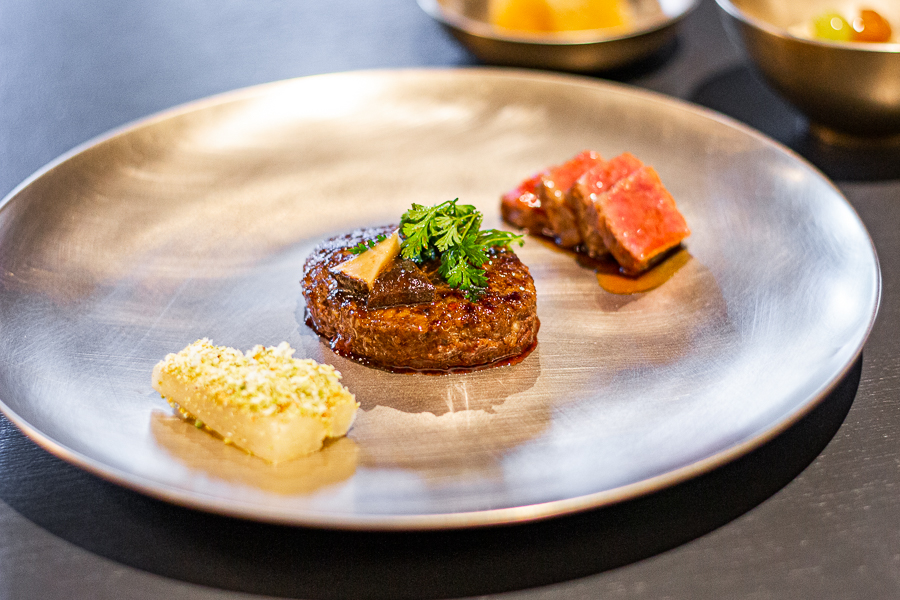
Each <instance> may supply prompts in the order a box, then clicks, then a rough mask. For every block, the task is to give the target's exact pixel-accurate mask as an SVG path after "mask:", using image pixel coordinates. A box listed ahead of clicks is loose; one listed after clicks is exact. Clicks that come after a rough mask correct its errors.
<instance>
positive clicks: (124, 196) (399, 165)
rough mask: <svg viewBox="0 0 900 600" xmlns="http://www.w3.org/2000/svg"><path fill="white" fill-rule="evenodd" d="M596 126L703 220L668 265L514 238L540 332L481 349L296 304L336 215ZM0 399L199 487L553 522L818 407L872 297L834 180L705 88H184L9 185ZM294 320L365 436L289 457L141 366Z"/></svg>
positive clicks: (298, 506) (475, 83) (492, 171)
mask: <svg viewBox="0 0 900 600" xmlns="http://www.w3.org/2000/svg"><path fill="white" fill-rule="evenodd" d="M586 148H591V149H595V150H598V151H600V152H601V153H603V154H604V155H608V156H610V157H611V156H613V155H615V154H617V153H620V152H623V151H629V152H632V153H633V154H635V155H637V156H638V157H640V158H641V159H643V160H644V161H645V162H646V163H648V164H651V165H654V166H655V167H656V169H657V170H658V171H659V173H660V175H661V177H662V179H663V181H664V182H665V183H666V185H667V186H668V188H669V189H670V191H671V192H672V193H673V195H674V196H675V197H676V198H677V199H678V202H679V205H680V207H681V208H682V210H683V212H684V214H685V216H686V218H687V220H688V223H689V224H690V226H691V228H692V230H693V235H692V236H691V237H690V238H689V240H688V242H687V248H688V251H689V252H690V254H691V256H692V259H691V260H690V261H689V262H688V263H687V264H686V265H685V266H684V267H682V268H681V269H680V270H679V271H678V272H677V273H676V274H675V275H674V276H673V277H672V278H671V279H670V280H669V281H668V282H666V283H665V284H664V285H663V286H662V287H660V288H657V289H656V290H653V291H650V292H647V293H643V294H635V295H633V296H615V295H612V294H609V293H607V292H604V291H603V290H602V289H601V288H600V287H599V286H598V285H597V282H596V279H595V277H594V275H593V273H592V272H591V271H589V270H587V269H585V268H582V267H580V266H579V265H578V264H577V263H576V261H575V260H573V259H572V258H571V257H570V256H569V255H567V254H565V253H562V252H559V251H557V250H554V249H553V248H552V247H550V246H548V245H546V244H544V243H542V242H540V241H538V240H536V239H529V240H528V242H527V243H526V244H525V246H524V247H523V248H521V249H519V253H520V256H521V257H522V259H523V260H524V262H525V263H526V264H527V265H529V266H530V268H531V270H532V273H533V275H534V278H535V281H536V285H537V289H538V313H539V316H540V319H541V322H542V328H541V331H540V335H539V344H538V347H537V349H536V350H535V351H534V352H533V353H532V354H531V355H530V356H528V358H527V359H525V360H524V361H523V362H521V363H519V364H517V365H514V366H511V367H505V368H498V369H491V370H486V371H481V372H476V373H471V374H465V375H449V376H426V375H400V374H391V373H386V372H382V371H376V370H372V369H368V368H366V367H364V366H361V365H358V364H356V363H353V362H350V361H347V360H345V359H343V358H341V357H339V356H336V355H334V354H333V353H332V352H331V351H330V350H329V349H328V346H327V345H326V344H324V343H322V341H321V340H320V339H319V338H318V337H317V336H316V335H315V334H314V333H313V332H312V331H311V330H310V329H309V328H308V327H306V325H305V324H304V323H303V310H304V304H303V300H302V296H301V294H300V288H299V283H298V280H299V277H300V271H301V267H302V263H303V261H304V258H305V257H306V255H307V254H308V253H309V251H310V250H311V248H312V247H313V245H314V244H316V243H317V242H318V241H319V240H320V239H322V238H324V237H326V236H330V235H333V234H337V233H339V232H343V231H346V230H348V229H352V228H355V227H358V226H364V225H374V224H382V223H388V222H392V221H395V220H396V219H397V218H398V216H399V214H400V213H401V212H402V211H403V210H405V208H407V207H408V206H409V205H410V203H411V202H418V203H425V204H431V203H436V202H440V201H442V200H446V199H449V198H455V197H459V198H460V199H461V200H462V201H464V202H467V203H473V204H476V205H477V206H478V207H479V208H480V209H481V210H482V211H483V212H484V213H485V215H486V225H487V226H501V223H500V220H499V211H498V198H499V195H500V194H501V193H502V192H504V191H505V190H507V189H508V188H510V187H512V186H513V185H514V184H516V183H517V182H518V181H519V180H520V179H522V178H523V177H524V176H526V175H528V174H530V173H531V172H533V171H535V170H537V169H539V168H542V167H544V166H546V165H550V164H553V163H556V162H559V161H561V160H563V159H565V158H567V157H569V156H571V155H573V154H575V153H576V152H578V151H580V150H582V149H586ZM0 207H2V208H0V399H2V409H3V411H4V412H5V413H6V415H7V416H8V417H9V418H10V419H11V420H12V421H13V422H14V423H16V424H17V425H18V426H19V427H20V428H21V429H22V430H23V431H24V432H25V433H26V434H27V435H29V436H30V437H31V438H32V439H34V440H35V441H36V442H37V443H38V444H40V445H42V446H43V447H45V448H47V449H48V450H49V451H51V452H53V453H55V454H57V455H59V456H61V457H62V458H64V459H66V460H68V461H71V462H72V463H74V464H76V465H79V466H81V467H84V468H86V469H88V470H90V471H92V472H94V473H96V474H98V475H100V476H103V477H105V478H108V479H110V480H112V481H115V482H117V483H119V484H122V485H124V486H127V487H129V488H133V489H136V490H139V491H142V492H145V493H147V494H150V495H153V496H156V497H159V498H163V499H166V500H169V501H172V502H176V503H179V504H183V505H187V506H190V507H194V508H198V509H204V510H209V511H214V512H219V513H224V514H228V515H235V516H241V517H247V518H251V519H258V520H263V521H273V522H280V523H289V524H304V525H315V526H323V527H336V528H357V529H417V528H421V529H429V528H453V527H468V526H477V525H488V524H495V523H508V522H515V521H522V520H529V519H538V518H544V517H549V516H553V515H558V514H563V513H568V512H572V511H578V510H583V509H587V508H591V507H595V506H600V505H605V504H609V503H613V502H618V501H621V500H624V499H628V498H633V497H637V496H639V495H641V494H645V493H647V492H650V491H653V490H658V489H661V488H663V487H665V486H669V485H672V484H674V483H676V482H678V481H682V480H684V479H686V478H689V477H692V476H694V475H696V474H699V473H701V472H704V471H707V470H709V469H712V468H714V467H716V466H717V465H720V464H723V463H725V462H726V461H728V460H731V459H733V458H734V457H736V456H739V455H741V454H743V453H745V452H747V451H749V450H750V449H752V448H754V447H756V446H758V445H759V444H761V443H762V442H764V441H765V440H767V439H770V438H771V437H772V436H774V435H776V434H777V433H778V432H780V431H782V430H783V429H784V428H785V427H787V426H788V425H789V424H790V423H792V422H793V421H795V420H796V419H798V418H799V417H800V416H801V415H802V414H804V413H806V412H807V411H808V410H810V408H811V407H812V406H813V405H815V404H816V402H818V401H819V400H820V399H821V398H822V397H823V396H824V395H825V394H826V393H827V391H828V390H829V389H830V388H831V387H832V386H833V385H834V384H835V382H836V381H837V380H838V379H839V378H840V377H841V376H842V374H844V373H845V371H846V370H847V369H848V368H849V365H851V363H852V362H853V361H854V360H855V358H856V357H857V356H858V355H859V353H860V351H861V349H862V346H863V343H864V342H865V339H866V337H867V335H868V333H869V331H870V329H871V326H872V323H873V320H874V318H875V314H876V312H877V308H878V302H879V297H880V272H879V268H878V261H877V257H876V255H875V251H874V248H873V245H872V242H871V240H870V239H869V236H868V234H867V232H866V230H865V228H864V226H863V224H862V223H861V221H860V219H859V218H858V217H857V215H856V213H855V212H854V211H853V209H852V208H851V207H850V205H849V204H848V203H847V201H846V200H845V199H844V198H843V196H842V195H841V193H840V192H839V191H838V190H837V189H836V188H835V187H834V186H833V185H832V184H831V183H830V182H829V181H827V180H826V179H825V178H824V177H823V176H822V175H821V174H820V173H819V172H817V171H816V170H815V169H813V168H812V167H811V166H810V165H808V164H807V163H806V162H804V161H803V160H802V159H800V158H798V157H797V156H796V155H794V154H792V153H791V152H789V151H788V150H785V149H784V148H783V147H781V146H779V145H777V144H775V143H774V142H772V141H770V140H768V139H767V138H765V137H763V136H761V135H759V134H757V133H755V132H753V131H752V130H749V129H747V128H745V127H743V126H740V125H738V124H736V123H734V122H732V121H730V120H728V119H726V118H723V117H721V116H718V115H716V114H714V113H712V112H709V111H705V110H703V109H700V108H697V107H693V106H690V105H687V104H685V103H682V102H680V101H677V100H672V99H669V98H665V97H662V96H659V95H655V94H651V93H648V92H642V91H638V90H635V89H632V88H629V87H625V86H620V85H615V84H609V83H602V82H598V81H594V80H588V79H582V78H578V77H574V76H564V75H551V74H537V73H530V72H521V71H505V70H493V69H469V70H410V71H375V72H357V73H345V74H334V75H323V76H315V77H308V78H301V79H297V80H291V81H284V82H278V83H275V84H269V85H265V86H260V87H255V88H250V89H246V90H240V91H237V92H232V93H229V94H225V95H223V96H218V97H215V98H212V99H208V100H204V101H200V102H197V103H192V104H190V105H187V106H184V107H180V108H176V109H174V110H171V111H168V112H166V113H164V114H161V115H158V116H155V117H151V118H149V119H147V120H144V121H141V122H139V123H136V124H133V125H130V126H128V127H125V128H123V129H121V130H119V131H116V132H113V133H111V134H109V135H107V136H104V137H102V138H100V139H98V140H94V141H92V142H89V143H87V144H85V145H84V146H82V147H80V148H77V149H75V150H74V151H72V152H70V153H69V154H67V155H66V156H64V157H62V158H61V159H59V160H57V161H56V162H54V163H53V164H51V165H49V166H48V167H46V168H44V169H43V170H41V171H40V172H39V173H37V174H36V175H34V176H33V177H31V178H30V179H29V180H28V181H26V182H24V183H23V184H22V185H21V186H19V187H18V188H17V189H16V190H14V191H13V192H12V193H11V194H10V195H9V196H8V197H7V198H6V199H5V200H4V201H3V204H2V205H0ZM204 336H206V337H210V338H212V339H213V340H214V341H215V342H216V343H219V344H226V345H229V346H234V347H238V348H241V349H246V348H249V347H250V346H252V345H254V344H257V343H263V344H276V343H278V342H281V341H282V340H287V341H288V342H290V343H291V344H292V345H293V346H294V347H295V348H298V355H301V356H308V357H311V358H314V359H316V360H319V361H321V362H327V363H331V364H334V365H335V366H337V367H338V369H339V370H340V371H342V372H343V374H344V382H345V383H346V385H348V386H349V387H350V388H351V389H352V390H353V391H354V392H355V393H356V395H357V397H358V399H359V401H360V402H361V404H362V408H361V411H360V413H359V415H358V418H357V421H356V425H355V427H354V428H353V430H352V431H351V434H350V436H349V437H348V438H346V439H343V440H341V441H339V442H338V443H335V444H332V445H331V446H329V447H327V448H326V449H325V450H324V451H322V452H320V453H318V454H316V455H313V456H311V457H308V458H305V459H300V460H297V461H293V462H291V463H287V464H285V465H282V466H279V467H270V466H268V465H266V464H265V463H263V462H261V461H259V460H258V459H255V458H252V457H250V456H247V455H245V454H243V453H241V452H240V451H238V450H236V449H234V448H232V447H228V446H225V445H223V444H221V443H220V442H219V441H217V440H215V439H213V438H212V437H211V436H208V435H206V434H204V433H203V432H201V431H198V430H196V429H193V428H191V427H190V426H188V425H186V424H185V423H183V422H181V421H179V420H177V419H176V418H175V417H173V415H172V411H171V409H170V408H169V407H168V405H167V404H166V403H165V402H164V401H163V400H162V399H161V398H160V397H159V396H158V395H157V394H156V393H155V392H154V391H153V390H152V389H151V386H150V372H151V369H152V367H153V365H154V364H155V363H156V361H158V360H159V359H160V358H162V357H163V356H164V355H165V354H166V353H167V352H171V351H176V350H178V349H180V348H182V347H183V346H185V345H186V344H188V343H189V342H192V341H193V340H195V339H197V338H199V337H204Z"/></svg>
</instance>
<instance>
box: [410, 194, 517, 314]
mask: <svg viewBox="0 0 900 600" xmlns="http://www.w3.org/2000/svg"><path fill="white" fill-rule="evenodd" d="M458 200H459V198H456V199H455V200H447V201H446V202H442V203H441V204H438V205H436V206H431V207H426V206H422V205H420V204H413V205H412V208H410V209H409V210H408V211H406V212H405V213H403V216H402V217H401V219H400V234H401V238H402V242H401V243H400V253H401V254H402V256H403V258H406V259H409V260H412V261H414V262H416V263H419V264H421V263H424V262H427V261H429V260H434V259H436V258H438V257H440V260H441V265H440V267H439V268H438V273H440V275H441V277H443V278H444V280H445V281H446V282H447V283H448V284H450V286H451V287H455V288H458V289H460V290H462V291H463V292H465V295H466V298H468V299H469V300H476V299H477V298H478V296H480V295H481V293H482V292H484V289H485V287H486V286H487V278H486V277H485V274H484V270H483V269H482V268H481V266H482V265H483V264H484V263H485V262H487V260H488V255H487V249H488V248H490V247H500V248H503V247H509V245H510V244H511V243H512V242H519V245H520V246H521V245H522V244H523V238H524V236H523V235H517V234H515V233H510V232H508V231H500V230H498V229H485V230H481V220H482V216H481V213H480V212H478V211H477V210H475V207H474V206H472V205H471V204H457V201H458Z"/></svg>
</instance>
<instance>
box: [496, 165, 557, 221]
mask: <svg viewBox="0 0 900 600" xmlns="http://www.w3.org/2000/svg"><path fill="white" fill-rule="evenodd" d="M543 175H544V172H543V171H542V172H540V173H537V174H535V175H532V176H531V177H529V178H528V179H526V180H525V181H523V182H522V183H521V184H519V185H518V187H516V188H515V189H513V190H510V191H508V192H507V193H505V194H503V196H502V197H501V199H500V215H501V216H502V217H503V220H504V221H506V222H507V223H509V224H510V225H515V226H516V227H521V228H522V229H524V230H526V231H527V232H528V233H533V234H535V235H546V236H551V235H552V234H553V231H552V229H551V228H550V220H549V219H548V218H547V211H546V210H544V207H543V206H541V199H540V198H539V197H538V186H539V185H540V183H541V177H543Z"/></svg>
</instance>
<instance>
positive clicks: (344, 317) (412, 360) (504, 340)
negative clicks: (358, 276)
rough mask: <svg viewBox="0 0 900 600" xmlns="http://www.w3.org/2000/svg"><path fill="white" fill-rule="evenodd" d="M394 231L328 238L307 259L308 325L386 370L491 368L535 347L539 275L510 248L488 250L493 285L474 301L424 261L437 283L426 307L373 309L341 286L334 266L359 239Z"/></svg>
mask: <svg viewBox="0 0 900 600" xmlns="http://www.w3.org/2000/svg"><path fill="white" fill-rule="evenodd" d="M395 229H396V226H387V227H378V228H368V229H358V230H356V231H353V232H352V233H349V234H345V235H341V236H338V237H334V238H331V239H328V240H325V241H324V242H322V243H321V244H319V245H318V246H317V247H316V249H315V250H313V252H312V254H310V256H309V257H308V258H307V259H306V264H305V265H304V267H303V280H302V281H301V285H302V288H303V297H304V298H305V299H306V322H307V324H308V325H309V326H310V327H312V328H313V329H314V330H315V331H316V332H317V333H318V334H319V335H321V336H323V337H325V338H327V339H329V340H330V341H331V347H332V349H333V350H335V351H336V352H338V353H339V354H342V355H345V356H349V357H351V358H356V359H358V360H360V361H361V362H364V363H366V364H369V365H372V366H376V367H381V368H386V369H401V370H402V369H416V370H424V371H432V370H440V371H446V370H452V369H456V368H474V367H480V366H487V365H490V364H492V363H496V362H500V361H503V360H504V359H509V358H513V357H516V356H519V355H520V354H523V353H525V352H527V351H529V350H530V349H531V348H532V347H533V346H534V344H535V342H536V339H537V332H538V328H539V327H540V322H539V321H538V318H537V310H536V309H537V305H536V294H535V290H534V280H532V278H531V274H530V273H529V272H528V267H526V266H525V265H523V264H522V263H521V261H519V258H518V257H517V256H516V255H515V253H513V252H512V251H510V250H501V249H496V248H494V249H491V250H490V252H489V256H490V260H489V261H488V262H487V263H485V265H484V269H485V272H486V274H487V281H488V284H487V290H486V291H485V293H484V294H482V295H481V296H480V298H479V299H478V300H477V301H475V302H473V301H470V300H467V299H466V297H465V295H464V294H463V293H462V292H461V291H459V290H457V289H454V288H451V287H450V286H449V285H447V283H446V282H445V281H443V279H441V278H440V276H439V275H438V274H437V264H430V265H423V268H424V270H425V272H426V273H427V274H428V276H429V278H430V280H431V282H432V283H433V284H434V286H435V298H434V300H433V301H432V302H429V303H426V304H414V305H411V306H391V307H387V308H377V309H372V308H367V307H366V299H365V298H362V297H359V296H355V295H352V294H350V293H348V292H346V291H344V290H341V289H339V288H338V286H337V283H336V281H335V280H334V278H333V276H332V275H331V274H330V273H329V270H330V269H331V268H332V267H334V266H336V265H338V264H340V263H341V262H343V261H345V260H347V259H348V258H350V257H351V256H352V254H351V252H350V248H352V247H353V246H355V245H356V244H358V243H359V242H361V241H363V240H370V239H374V238H375V237H376V236H377V235H378V234H389V233H390V232H392V231H394V230H395Z"/></svg>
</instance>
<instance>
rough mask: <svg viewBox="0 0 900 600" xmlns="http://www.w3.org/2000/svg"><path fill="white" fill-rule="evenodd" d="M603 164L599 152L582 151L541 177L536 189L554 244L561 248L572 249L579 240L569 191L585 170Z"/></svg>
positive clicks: (579, 234) (579, 236) (579, 235)
mask: <svg viewBox="0 0 900 600" xmlns="http://www.w3.org/2000/svg"><path fill="white" fill-rule="evenodd" d="M602 163H603V158H602V157H601V156H600V155H599V154H598V153H596V152H594V151H592V150H585V151H584V152H581V153H579V154H577V155H576V156H575V157H574V158H572V159H570V160H568V161H566V162H564V163H563V164H561V165H559V166H557V167H553V168H552V169H549V170H548V172H547V173H545V174H544V175H543V176H542V177H541V182H540V186H539V188H538V195H539V197H540V200H541V206H542V207H543V208H544V210H545V211H546V213H547V219H548V220H549V221H550V228H551V229H552V230H553V237H554V238H555V239H556V243H557V244H559V245H560V246H562V247H563V248H574V247H575V246H577V245H578V244H579V243H581V233H580V231H579V227H578V222H577V220H576V217H575V214H574V212H573V211H572V208H571V207H570V205H569V201H568V200H567V199H566V197H567V195H568V193H569V190H570V189H571V188H572V186H573V185H574V184H575V182H576V181H577V180H578V178H579V177H580V176H581V175H582V174H583V173H584V172H585V171H587V170H588V169H591V168H593V167H595V166H597V165H600V164H602Z"/></svg>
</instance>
